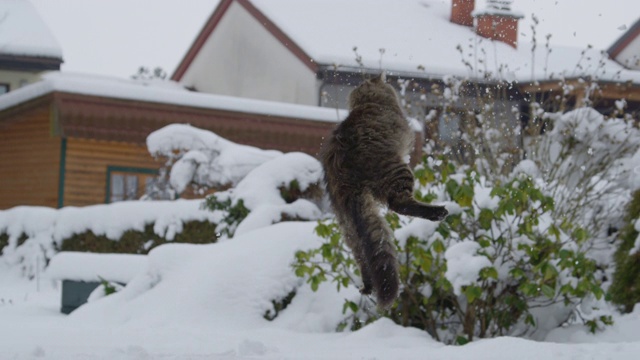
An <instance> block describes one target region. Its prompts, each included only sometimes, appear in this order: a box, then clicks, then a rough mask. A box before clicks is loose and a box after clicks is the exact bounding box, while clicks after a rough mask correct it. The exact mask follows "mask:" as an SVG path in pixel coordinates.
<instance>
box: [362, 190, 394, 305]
mask: <svg viewBox="0 0 640 360" xmlns="http://www.w3.org/2000/svg"><path fill="white" fill-rule="evenodd" d="M350 211H351V214H350V215H351V217H352V221H353V225H354V227H355V232H356V234H357V236H358V238H359V239H360V241H361V246H362V252H363V255H364V258H365V259H366V260H365V266H366V267H367V271H366V272H367V273H368V275H369V276H370V277H371V278H370V280H371V285H372V287H373V291H374V293H375V295H376V300H377V303H378V307H380V308H383V309H387V308H389V307H390V306H391V305H392V304H393V302H394V301H395V299H396V297H398V291H399V288H400V280H399V277H398V260H397V259H396V250H395V244H394V242H393V232H392V231H391V229H390V228H389V225H388V224H387V222H386V220H385V219H384V218H383V217H382V216H381V215H380V209H379V207H378V204H377V203H376V201H375V200H374V198H373V196H372V195H371V194H368V193H366V192H365V193H363V194H360V195H359V196H355V197H353V202H352V206H350Z"/></svg>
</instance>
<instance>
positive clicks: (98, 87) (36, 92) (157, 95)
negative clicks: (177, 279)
mask: <svg viewBox="0 0 640 360" xmlns="http://www.w3.org/2000/svg"><path fill="white" fill-rule="evenodd" d="M54 91H57V92H65V93H71V94H81V95H90V96H102V97H108V98H114V99H125V100H137V101H147V102H152V103H161V104H173V105H181V106H190V107H196V108H203V109H217V110H224V111H232V112H237V113H248V114H264V115H272V116H281V117H286V118H294V119H302V120H312V121H325V122H338V121H340V120H342V119H344V118H345V117H346V114H347V113H346V111H339V112H338V114H336V110H335V109H325V108H319V107H317V106H304V105H294V104H285V103H278V102H272V101H264V100H252V99H244V98H237V97H231V96H223V95H212V94H203V93H196V92H191V91H188V90H186V89H184V88H182V86H181V85H179V84H178V83H176V82H173V81H169V80H167V81H161V80H130V79H120V78H115V77H108V76H99V75H87V74H76V73H65V72H51V73H48V74H45V75H44V76H43V80H42V81H39V82H36V83H33V84H29V85H27V86H24V87H22V88H20V89H17V90H15V91H11V92H9V93H7V94H4V95H2V96H1V97H0V111H1V110H4V109H8V108H10V107H12V106H16V105H18V104H21V103H23V102H25V101H28V100H31V99H35V98H37V97H40V96H43V95H46V94H49V93H51V92H54Z"/></svg>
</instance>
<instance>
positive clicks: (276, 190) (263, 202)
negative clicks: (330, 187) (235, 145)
mask: <svg viewBox="0 0 640 360" xmlns="http://www.w3.org/2000/svg"><path fill="white" fill-rule="evenodd" d="M322 174H323V172H322V165H320V162H319V161H318V160H316V159H314V158H313V157H312V156H309V155H307V154H304V153H297V152H294V153H288V154H284V155H282V156H279V157H276V158H274V159H273V160H270V161H268V162H265V163H264V164H262V165H261V166H259V167H257V168H256V169H255V170H253V171H251V172H250V173H249V174H248V175H247V176H246V177H245V178H244V179H242V181H240V182H239V183H238V185H237V186H236V187H235V188H232V189H229V190H227V191H224V192H219V193H216V194H214V195H213V196H215V197H216V198H217V199H219V200H226V199H231V202H232V203H233V204H235V203H236V202H238V201H239V200H242V201H243V203H244V205H245V206H246V207H247V208H248V209H249V210H251V213H250V214H249V216H247V218H246V219H245V220H244V221H243V222H242V223H240V225H239V226H238V228H237V229H236V234H241V233H244V232H247V231H250V230H254V229H257V228H260V227H264V226H268V225H271V224H273V223H274V222H277V221H279V220H280V219H281V218H282V214H284V215H287V216H288V217H289V218H302V219H307V220H312V219H319V218H320V217H321V216H322V212H321V211H320V209H319V208H318V205H317V204H315V203H313V202H311V201H309V200H305V199H298V200H297V201H295V202H293V203H291V204H287V203H286V202H285V200H284V199H283V198H282V195H281V194H280V188H283V187H285V188H288V187H289V186H290V185H291V183H292V182H293V181H294V180H295V182H297V183H298V186H299V188H300V190H301V191H305V190H307V189H308V188H309V186H310V185H313V184H315V185H318V184H320V182H321V180H322Z"/></svg>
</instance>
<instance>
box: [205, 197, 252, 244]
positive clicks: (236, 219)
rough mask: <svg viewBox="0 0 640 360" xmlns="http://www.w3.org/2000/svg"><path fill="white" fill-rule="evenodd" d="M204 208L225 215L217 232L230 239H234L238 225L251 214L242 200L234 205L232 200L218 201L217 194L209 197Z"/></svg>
mask: <svg viewBox="0 0 640 360" xmlns="http://www.w3.org/2000/svg"><path fill="white" fill-rule="evenodd" d="M202 207H203V208H205V209H209V210H211V211H221V212H223V213H224V217H223V218H222V221H221V222H220V226H219V227H218V229H217V231H218V233H219V234H224V235H227V236H228V237H230V238H231V237H233V234H234V233H235V231H236V227H238V224H240V223H241V222H242V220H244V219H245V218H246V217H247V215H249V212H250V210H249V209H247V207H246V206H244V201H242V199H240V200H238V201H236V202H235V203H233V202H232V200H231V199H230V198H227V199H225V200H220V199H218V197H217V196H216V194H213V195H210V196H207V198H206V199H205V202H204V203H203V205H202Z"/></svg>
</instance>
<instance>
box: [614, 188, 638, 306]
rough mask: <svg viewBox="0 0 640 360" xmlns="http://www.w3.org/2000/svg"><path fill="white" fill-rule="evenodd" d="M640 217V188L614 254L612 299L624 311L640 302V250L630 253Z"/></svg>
mask: <svg viewBox="0 0 640 360" xmlns="http://www.w3.org/2000/svg"><path fill="white" fill-rule="evenodd" d="M638 219H640V190H638V191H636V192H635V193H634V194H633V200H632V201H631V203H629V205H628V206H627V215H626V217H625V222H626V224H627V225H626V226H625V227H624V228H623V229H622V230H621V231H620V233H619V235H618V237H619V241H620V245H619V247H618V250H617V251H616V253H615V256H614V261H615V264H616V271H615V273H614V275H613V282H612V284H611V287H610V288H609V294H610V296H611V301H612V302H613V303H615V304H618V305H620V307H621V310H622V311H624V312H631V311H633V307H634V306H635V304H637V303H639V302H640V251H639V252H636V253H635V254H630V253H629V252H630V250H631V249H632V248H633V245H634V244H635V241H636V239H637V238H638V235H639V234H638V232H637V231H636V229H635V228H634V224H635V222H636V221H637V220H638Z"/></svg>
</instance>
